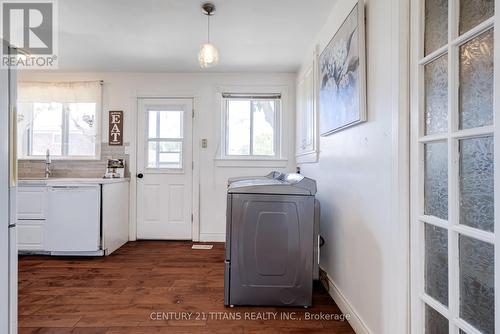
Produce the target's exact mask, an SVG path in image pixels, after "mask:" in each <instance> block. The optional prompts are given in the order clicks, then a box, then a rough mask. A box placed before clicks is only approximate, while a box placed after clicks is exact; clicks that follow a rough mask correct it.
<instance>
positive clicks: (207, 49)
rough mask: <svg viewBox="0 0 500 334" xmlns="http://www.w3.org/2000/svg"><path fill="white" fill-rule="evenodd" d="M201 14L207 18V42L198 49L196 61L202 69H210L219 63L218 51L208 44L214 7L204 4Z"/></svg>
mask: <svg viewBox="0 0 500 334" xmlns="http://www.w3.org/2000/svg"><path fill="white" fill-rule="evenodd" d="M201 9H202V11H203V14H205V15H206V16H207V22H208V30H207V36H208V38H207V42H206V43H205V44H203V45H202V46H201V48H200V53H199V55H198V61H199V62H200V66H201V67H202V68H208V67H212V66H214V65H217V63H218V62H219V51H217V48H216V47H215V46H214V45H213V44H211V43H210V16H212V15H214V12H215V5H214V4H213V3H211V2H206V3H204V4H203V5H201Z"/></svg>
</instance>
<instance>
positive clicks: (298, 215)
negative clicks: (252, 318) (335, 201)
mask: <svg viewBox="0 0 500 334" xmlns="http://www.w3.org/2000/svg"><path fill="white" fill-rule="evenodd" d="M315 194H316V182H315V181H314V180H311V179H308V178H305V177H303V176H301V175H298V174H282V175H281V176H279V177H277V178H257V179H248V178H247V179H241V180H240V181H234V182H230V184H229V187H228V195H227V233H226V257H225V284H224V287H225V290H224V303H225V305H231V306H232V305H274V306H310V305H311V302H312V283H313V268H314V267H315V264H314V261H315V259H314V253H315V252H314V246H315V244H316V243H315V240H314V239H315V230H314V220H315V219H314V218H315V198H314V195H315Z"/></svg>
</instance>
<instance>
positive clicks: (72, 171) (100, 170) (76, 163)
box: [18, 143, 129, 179]
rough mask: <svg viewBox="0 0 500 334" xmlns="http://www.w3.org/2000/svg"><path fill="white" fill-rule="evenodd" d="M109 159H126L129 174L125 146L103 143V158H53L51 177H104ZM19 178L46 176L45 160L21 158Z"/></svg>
mask: <svg viewBox="0 0 500 334" xmlns="http://www.w3.org/2000/svg"><path fill="white" fill-rule="evenodd" d="M108 159H124V160H125V176H129V172H128V163H129V155H128V154H125V146H109V145H108V144H107V143H102V144H101V160H55V159H53V160H52V163H51V166H50V170H51V172H52V175H51V177H102V176H103V175H104V173H105V172H106V165H107V160H108ZM18 168H19V178H20V179H25V178H30V179H31V178H43V177H44V176H45V160H19V161H18Z"/></svg>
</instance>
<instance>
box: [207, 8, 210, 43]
mask: <svg viewBox="0 0 500 334" xmlns="http://www.w3.org/2000/svg"><path fill="white" fill-rule="evenodd" d="M207 23H208V29H207V35H208V36H207V41H208V44H210V13H208V14H207Z"/></svg>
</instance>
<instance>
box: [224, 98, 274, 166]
mask: <svg viewBox="0 0 500 334" xmlns="http://www.w3.org/2000/svg"><path fill="white" fill-rule="evenodd" d="M282 98H283V97H282V94H279V93H278V94H275V93H269V94H262V93H259V94H244V93H222V94H221V109H222V110H221V115H222V117H221V120H222V124H221V130H222V131H221V146H220V147H221V159H222V160H277V159H280V157H281V154H282V148H281V145H282V144H281V143H282V136H281V134H282V131H281V124H282V105H283V101H282ZM231 99H242V100H264V101H265V100H268V101H271V100H272V101H276V102H277V103H276V104H275V106H276V108H275V110H274V117H275V120H274V121H275V126H274V155H255V154H252V146H253V112H250V154H248V155H232V154H227V145H228V142H229V140H228V131H227V119H228V116H229V115H228V102H229V100H231Z"/></svg>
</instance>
